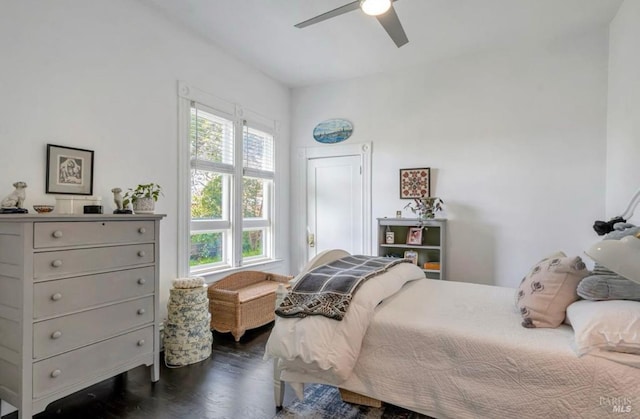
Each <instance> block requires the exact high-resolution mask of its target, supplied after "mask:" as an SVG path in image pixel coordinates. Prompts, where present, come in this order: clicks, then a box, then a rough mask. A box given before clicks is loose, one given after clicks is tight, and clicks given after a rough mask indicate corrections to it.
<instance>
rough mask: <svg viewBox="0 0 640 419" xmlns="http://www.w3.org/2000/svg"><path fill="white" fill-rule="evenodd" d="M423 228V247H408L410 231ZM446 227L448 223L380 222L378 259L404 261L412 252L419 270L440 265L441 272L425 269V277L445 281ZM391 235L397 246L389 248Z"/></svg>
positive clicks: (395, 219) (393, 220) (444, 220)
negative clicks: (393, 258) (390, 234)
mask: <svg viewBox="0 0 640 419" xmlns="http://www.w3.org/2000/svg"><path fill="white" fill-rule="evenodd" d="M420 225H422V226H423V227H424V230H422V244H420V245H412V244H406V243H407V235H408V233H409V229H410V228H411V227H419V226H420ZM446 226H447V220H446V219H443V218H435V219H432V220H422V222H421V220H419V219H417V218H386V217H385V218H378V252H377V254H378V256H389V257H394V256H395V257H404V252H405V251H407V250H413V251H415V252H416V253H417V254H418V266H419V267H421V268H422V267H423V266H424V264H425V263H426V262H438V263H440V269H439V270H436V269H423V271H424V273H425V276H426V277H427V278H431V279H446V259H445V249H446V247H445V245H446ZM387 228H388V230H389V231H392V232H393V233H394V243H393V244H387V243H386V242H385V236H386V232H387Z"/></svg>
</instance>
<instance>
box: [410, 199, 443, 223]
mask: <svg viewBox="0 0 640 419" xmlns="http://www.w3.org/2000/svg"><path fill="white" fill-rule="evenodd" d="M413 201H414V202H410V203H408V204H407V205H406V206H405V208H409V209H410V210H411V212H413V213H414V214H416V215H417V216H418V218H419V219H420V220H432V219H434V218H435V217H436V213H438V212H439V211H442V205H443V204H444V201H443V200H442V199H440V198H438V197H434V196H425V197H422V198H419V199H418V198H416V199H414V200H413Z"/></svg>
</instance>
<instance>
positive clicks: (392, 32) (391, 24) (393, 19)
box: [376, 5, 409, 48]
mask: <svg viewBox="0 0 640 419" xmlns="http://www.w3.org/2000/svg"><path fill="white" fill-rule="evenodd" d="M376 18H377V19H378V22H380V24H381V25H382V27H383V28H384V30H385V31H387V33H388V34H389V36H390V37H391V39H392V40H393V42H395V43H396V46H397V47H398V48H400V47H401V46H403V45H404V44H406V43H407V42H409V38H407V34H406V33H404V29H403V28H402V24H401V23H400V19H399V18H398V14H397V13H396V9H394V8H393V5H391V8H389V10H387V12H386V13H384V14H382V15H380V16H376Z"/></svg>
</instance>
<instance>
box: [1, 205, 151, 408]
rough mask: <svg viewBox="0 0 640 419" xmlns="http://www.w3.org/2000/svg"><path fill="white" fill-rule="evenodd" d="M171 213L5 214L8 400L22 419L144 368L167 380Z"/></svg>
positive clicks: (4, 375) (4, 377) (4, 393)
mask: <svg viewBox="0 0 640 419" xmlns="http://www.w3.org/2000/svg"><path fill="white" fill-rule="evenodd" d="M162 217H163V215H154V214H150V215H80V216H78V215H55V214H52V215H28V214H22V215H0V399H2V400H5V401H7V402H9V403H11V404H12V405H14V406H16V407H17V408H18V410H19V415H20V417H22V418H30V417H31V416H32V415H34V414H36V413H38V412H41V411H43V410H44V409H45V407H46V406H47V405H48V404H49V403H51V402H52V401H54V400H57V399H59V398H61V397H64V396H66V395H69V394H71V393H74V392H76V391H78V390H81V389H82V388H85V387H87V386H90V385H92V384H95V383H98V382H100V381H102V380H105V379H107V378H109V377H112V376H114V375H117V374H120V373H122V372H125V371H127V370H129V369H131V368H134V367H136V366H139V365H148V366H152V368H151V380H152V381H158V379H159V378H160V376H159V374H160V368H159V367H160V365H159V363H158V362H159V349H160V342H159V331H158V327H159V319H158V315H157V313H158V261H159V236H160V219H161V218H162Z"/></svg>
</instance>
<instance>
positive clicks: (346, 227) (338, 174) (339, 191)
mask: <svg viewBox="0 0 640 419" xmlns="http://www.w3.org/2000/svg"><path fill="white" fill-rule="evenodd" d="M361 171H362V169H361V157H360V156H359V155H351V156H339V157H323V158H313V159H309V160H308V163H307V223H308V225H307V250H308V252H307V255H308V258H309V259H311V258H313V257H314V256H315V255H316V254H318V253H320V252H322V251H323V250H327V249H343V250H346V251H347V252H349V253H351V254H364V253H365V251H364V240H363V225H364V222H363V221H364V220H363V207H364V204H363V199H364V197H363V192H362V191H363V188H362V174H361Z"/></svg>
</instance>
